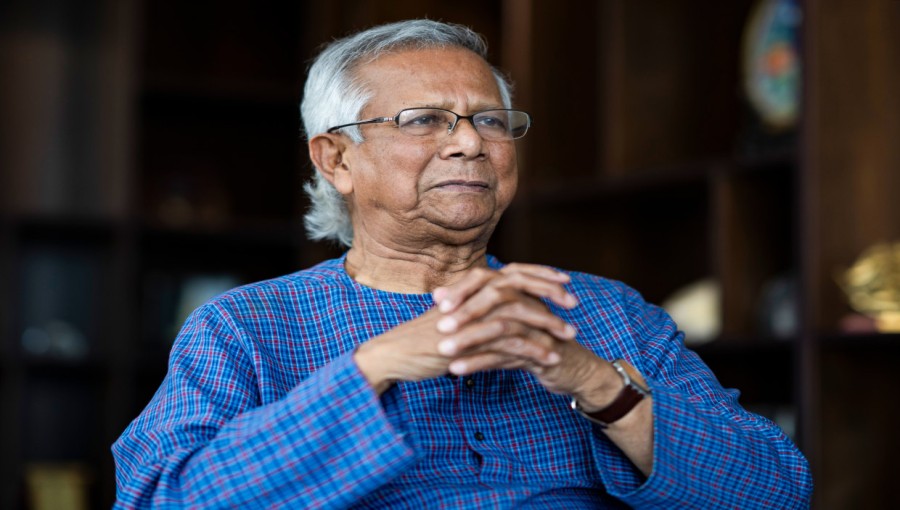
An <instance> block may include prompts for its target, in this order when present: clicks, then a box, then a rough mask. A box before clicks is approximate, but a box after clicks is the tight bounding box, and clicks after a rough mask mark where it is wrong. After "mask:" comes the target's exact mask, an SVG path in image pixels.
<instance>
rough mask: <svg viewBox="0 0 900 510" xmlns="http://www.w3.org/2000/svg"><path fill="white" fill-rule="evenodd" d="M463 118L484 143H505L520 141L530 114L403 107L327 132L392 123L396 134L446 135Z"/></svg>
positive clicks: (517, 111) (498, 110) (509, 111)
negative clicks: (394, 113) (385, 114)
mask: <svg viewBox="0 0 900 510" xmlns="http://www.w3.org/2000/svg"><path fill="white" fill-rule="evenodd" d="M462 119H466V120H468V121H469V122H471V123H472V126H474V127H475V131H477V132H478V134H479V135H481V137H482V138H484V139H485V140H496V141H506V140H515V139H517V138H522V137H523V136H525V133H526V132H527V131H528V128H529V127H531V115H529V114H527V113H525V112H523V111H521V110H508V109H496V110H484V111H480V112H477V113H473V114H472V115H460V114H458V113H455V112H451V111H450V110H445V109H443V108H407V109H405V110H400V113H398V114H397V115H395V116H393V117H376V118H374V119H368V120H361V121H359V122H351V123H349V124H341V125H340V126H334V127H332V128H328V132H329V133H334V132H335V131H338V130H340V129H343V128H345V127H350V126H359V125H362V124H380V123H383V122H393V123H394V124H395V125H396V126H397V127H398V128H399V129H400V132H401V133H403V134H406V135H410V136H431V137H438V136H440V135H449V134H451V133H453V130H454V129H455V128H456V126H457V125H458V124H459V121H460V120H462Z"/></svg>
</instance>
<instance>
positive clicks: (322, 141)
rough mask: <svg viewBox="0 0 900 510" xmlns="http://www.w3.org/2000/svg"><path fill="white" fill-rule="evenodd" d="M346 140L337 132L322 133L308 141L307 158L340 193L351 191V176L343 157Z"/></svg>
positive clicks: (346, 145)
mask: <svg viewBox="0 0 900 510" xmlns="http://www.w3.org/2000/svg"><path fill="white" fill-rule="evenodd" d="M347 148H348V142H347V140H346V139H345V138H344V137H343V136H342V135H339V134H329V133H324V134H321V135H316V136H314V137H312V139H311V140H310V141H309V159H310V160H312V163H313V165H315V167H316V169H317V170H318V171H319V173H320V174H322V176H323V177H325V180H327V181H328V182H330V183H331V185H332V186H334V187H335V189H337V190H338V192H339V193H340V194H341V195H349V194H350V193H352V192H353V176H352V175H351V174H350V167H349V166H348V165H347V163H346V162H345V159H344V153H345V152H346V150H347Z"/></svg>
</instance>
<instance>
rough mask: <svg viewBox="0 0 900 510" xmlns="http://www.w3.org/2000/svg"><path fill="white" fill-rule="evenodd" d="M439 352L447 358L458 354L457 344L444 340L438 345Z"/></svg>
mask: <svg viewBox="0 0 900 510" xmlns="http://www.w3.org/2000/svg"><path fill="white" fill-rule="evenodd" d="M438 352H440V353H441V354H443V355H445V356H450V355H452V354H453V353H455V352H456V342H454V341H453V340H444V341H443V342H441V343H439V344H438Z"/></svg>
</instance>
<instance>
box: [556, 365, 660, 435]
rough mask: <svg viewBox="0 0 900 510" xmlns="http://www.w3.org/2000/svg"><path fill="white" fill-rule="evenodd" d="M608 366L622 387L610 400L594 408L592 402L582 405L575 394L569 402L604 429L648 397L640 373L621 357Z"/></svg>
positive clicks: (647, 389)
mask: <svg viewBox="0 0 900 510" xmlns="http://www.w3.org/2000/svg"><path fill="white" fill-rule="evenodd" d="M610 366H611V367H613V369H614V370H615V372H616V375H618V376H619V377H620V378H621V381H622V388H621V389H620V390H619V391H618V394H617V395H616V397H615V398H614V399H613V400H612V401H611V402H609V403H608V404H606V405H605V406H603V407H601V408H599V409H594V407H593V404H592V403H588V404H587V406H585V405H582V403H581V402H579V400H578V397H577V396H576V397H574V398H573V399H572V403H571V407H572V409H573V410H575V411H578V412H580V413H581V414H582V415H583V416H584V417H585V418H587V419H589V420H590V421H592V422H594V423H596V424H597V425H600V426H601V428H604V429H605V428H607V427H608V426H609V425H610V424H611V423H614V422H617V421H619V420H620V419H622V418H625V417H626V416H628V415H629V414H631V411H632V410H633V409H634V408H635V407H637V406H638V405H639V404H640V403H641V402H642V401H643V400H644V399H646V398H649V397H650V389H649V388H647V387H646V386H645V385H644V381H643V378H642V377H640V373H638V372H637V370H634V369H633V368H631V367H630V365H628V364H627V363H626V362H625V361H624V360H621V359H618V360H615V361H613V362H612V363H611V364H610ZM594 402H596V401H594Z"/></svg>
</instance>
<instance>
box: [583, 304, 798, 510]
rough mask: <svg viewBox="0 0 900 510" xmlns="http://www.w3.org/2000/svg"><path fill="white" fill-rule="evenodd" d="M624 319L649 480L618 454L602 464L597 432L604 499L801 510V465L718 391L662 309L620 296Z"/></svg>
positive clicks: (774, 434) (603, 450)
mask: <svg viewBox="0 0 900 510" xmlns="http://www.w3.org/2000/svg"><path fill="white" fill-rule="evenodd" d="M625 316H626V320H627V322H628V325H629V326H628V327H629V329H630V331H629V335H626V336H627V337H628V338H631V339H632V340H631V341H632V342H633V346H632V347H633V349H632V350H631V352H635V353H637V356H630V358H631V359H629V360H628V361H629V362H630V363H632V364H633V365H634V366H636V367H638V368H639V369H640V370H641V372H642V374H643V375H644V378H645V379H646V380H647V383H648V385H649V386H650V388H651V391H652V395H653V419H654V424H653V431H654V432H653V434H654V438H653V441H654V443H653V446H654V448H653V470H652V472H651V475H650V476H649V477H648V478H646V479H644V477H643V475H642V474H641V473H640V472H639V471H638V470H637V469H636V468H635V467H634V466H633V465H631V463H630V462H629V461H628V460H627V458H625V457H624V455H623V454H621V452H618V450H617V449H616V451H617V452H618V454H617V455H616V454H613V455H610V454H609V453H610V450H611V443H610V442H609V441H608V440H607V439H606V437H605V436H604V435H603V433H602V432H601V431H600V430H597V431H596V433H595V435H594V443H595V448H594V449H593V451H594V457H595V462H596V463H597V464H598V467H599V470H600V473H601V477H602V478H603V482H604V484H605V486H606V488H607V490H608V491H609V493H610V494H611V495H613V496H615V497H617V498H619V499H621V500H622V501H624V502H625V503H627V504H628V505H630V506H632V507H634V508H761V507H765V508H785V509H787V508H806V507H808V506H809V503H810V497H811V494H812V477H811V475H810V470H809V465H808V463H807V461H806V459H805V458H804V456H803V454H802V453H800V451H799V450H798V449H797V447H796V446H795V445H794V444H793V442H792V441H791V440H790V439H789V438H788V437H787V436H786V435H785V434H784V432H782V431H781V429H780V428H779V427H778V426H776V425H775V424H774V423H772V422H771V421H769V420H767V419H765V418H763V417H761V416H758V415H755V414H753V413H750V412H747V411H746V410H744V409H743V408H742V407H741V406H740V404H739V403H738V396H739V392H738V391H736V390H725V389H724V388H722V386H721V385H720V384H719V382H718V380H716V378H715V376H714V375H713V374H712V372H711V371H710V370H709V368H708V367H707V366H706V365H705V364H704V363H703V361H702V360H700V358H699V357H698V356H697V355H696V354H695V353H694V352H692V351H690V350H688V349H686V348H685V347H684V344H683V335H682V333H680V332H678V331H677V328H676V326H675V323H674V322H673V321H672V319H671V318H669V316H668V315H667V314H666V313H665V312H664V311H662V309H660V308H658V307H656V306H653V305H649V304H647V303H645V302H644V301H643V299H641V298H640V296H639V295H638V294H637V293H636V292H634V291H633V290H630V289H628V290H627V291H626V308H625ZM625 357H626V358H628V357H629V356H628V354H626V355H625ZM612 449H615V447H614V446H613V447H612Z"/></svg>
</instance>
